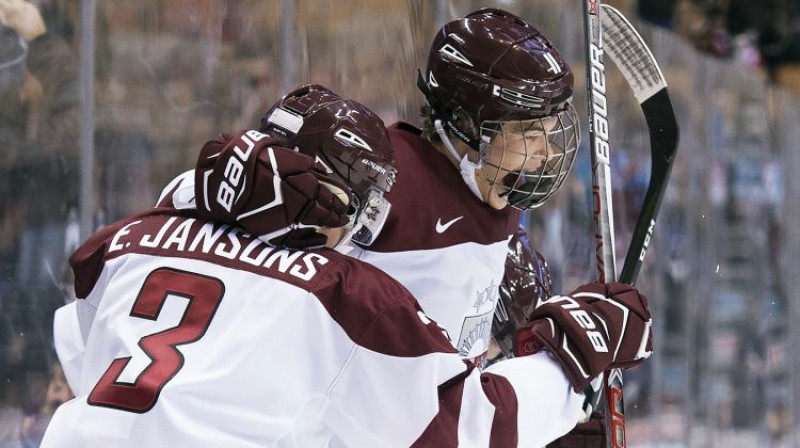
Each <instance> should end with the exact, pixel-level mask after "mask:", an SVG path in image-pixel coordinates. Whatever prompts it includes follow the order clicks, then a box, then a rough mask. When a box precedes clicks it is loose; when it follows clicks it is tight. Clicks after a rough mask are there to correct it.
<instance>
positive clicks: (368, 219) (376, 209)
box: [348, 188, 392, 246]
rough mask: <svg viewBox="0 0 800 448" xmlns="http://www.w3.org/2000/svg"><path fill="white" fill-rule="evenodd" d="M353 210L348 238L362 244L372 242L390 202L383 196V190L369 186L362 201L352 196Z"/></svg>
mask: <svg viewBox="0 0 800 448" xmlns="http://www.w3.org/2000/svg"><path fill="white" fill-rule="evenodd" d="M353 206H354V210H355V212H354V213H353V214H352V215H351V217H350V224H348V227H351V230H350V231H349V232H348V233H349V235H350V239H351V240H352V241H354V242H356V243H358V244H360V245H362V246H369V245H370V244H372V243H373V242H374V241H375V240H376V239H377V238H378V235H379V234H380V233H381V229H383V225H384V224H385V223H386V218H387V217H388V216H389V210H391V208H392V204H391V203H389V201H387V200H386V198H384V197H383V191H380V190H379V189H377V188H371V189H370V190H369V191H368V192H367V196H366V198H364V201H363V203H362V202H361V201H360V200H359V198H355V197H354V198H353Z"/></svg>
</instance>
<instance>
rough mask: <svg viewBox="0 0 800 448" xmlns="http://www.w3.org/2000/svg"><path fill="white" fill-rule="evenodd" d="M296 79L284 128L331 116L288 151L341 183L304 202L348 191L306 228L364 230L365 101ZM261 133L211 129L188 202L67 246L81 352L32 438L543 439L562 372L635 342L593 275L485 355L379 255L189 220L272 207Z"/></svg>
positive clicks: (379, 185) (368, 203) (611, 361)
mask: <svg viewBox="0 0 800 448" xmlns="http://www.w3.org/2000/svg"><path fill="white" fill-rule="evenodd" d="M298 96H299V98H298V101H295V102H291V104H293V105H294V108H287V109H288V110H289V112H291V113H293V114H294V115H295V116H296V117H299V118H300V120H295V122H296V123H298V124H300V125H299V126H298V128H297V129H296V131H295V132H299V134H303V130H304V128H305V127H306V126H309V128H310V130H311V129H313V128H314V126H311V125H312V124H316V125H317V126H316V129H319V128H320V127H319V125H320V124H321V123H324V122H325V120H324V119H325V118H327V119H328V123H329V124H328V126H327V129H328V132H325V133H320V134H317V136H316V142H315V139H307V140H305V142H304V145H303V146H301V148H302V149H301V151H302V152H304V153H306V154H309V155H311V156H313V157H317V156H319V157H320V160H321V161H322V162H323V163H325V165H327V166H328V168H331V171H332V172H333V173H336V172H337V171H336V170H338V169H340V168H343V167H344V166H345V164H346V165H347V166H349V168H348V169H347V170H346V173H347V175H344V176H340V175H339V174H335V175H334V176H330V177H331V178H334V177H337V176H340V178H339V180H340V181H343V182H344V183H345V184H347V185H348V186H350V187H351V188H352V191H348V190H347V189H346V188H336V183H335V182H328V181H333V179H330V178H329V179H327V180H323V181H319V179H322V178H321V177H314V179H308V178H307V179H306V181H307V182H308V183H306V182H304V181H300V179H295V180H296V181H297V182H295V183H294V185H295V186H299V187H300V188H299V189H298V190H302V191H305V192H307V193H308V192H311V194H310V195H309V196H311V199H312V201H311V202H316V201H317V199H318V194H319V193H314V192H313V191H311V190H317V191H321V190H319V188H326V189H328V188H327V187H326V185H330V186H331V188H330V189H328V192H331V191H332V192H334V193H335V194H333V195H328V196H326V199H324V200H323V202H332V201H334V197H337V198H338V197H343V196H342V194H344V195H346V201H345V202H348V203H349V205H353V207H352V208H351V212H352V213H351V219H350V221H349V224H348V225H344V226H340V227H335V228H330V227H328V228H325V229H322V232H323V234H324V235H325V236H326V237H327V240H326V244H327V245H328V246H335V247H336V248H338V249H342V247H341V245H342V244H346V242H347V240H348V239H349V238H350V237H352V236H353V235H358V234H359V233H360V232H359V231H360V230H362V229H361V228H360V227H363V226H364V225H365V223H366V224H369V225H370V226H372V227H371V229H370V231H369V232H368V234H367V236H373V237H374V236H375V235H376V234H378V235H379V232H378V231H379V227H378V226H374V225H373V224H374V222H373V221H374V217H375V215H374V214H373V216H368V217H363V216H362V213H364V212H365V211H367V210H369V208H370V207H373V208H374V207H375V205H376V204H377V203H379V202H381V200H382V196H383V195H382V193H384V192H385V191H386V190H387V189H389V188H390V187H391V184H392V178H393V176H392V173H393V166H392V156H391V149H390V146H389V144H388V141H387V140H386V136H385V134H382V133H381V132H380V131H379V129H380V127H378V126H375V123H380V121H379V119H377V117H375V116H374V115H372V114H371V113H369V111H367V110H366V109H365V108H363V107H362V106H360V105H358V104H357V103H354V102H349V101H345V100H341V99H339V98H338V97H336V96H335V95H333V94H332V93H330V92H329V91H326V90H316V91H315V90H309V91H306V92H301V93H300V94H299V95H298ZM284 104H286V101H284ZM365 121H366V123H367V124H366V125H365V124H364V123H365ZM342 130H344V131H345V132H340V131H342ZM364 130H372V131H371V133H370V134H369V135H367V134H365V133H364ZM376 130H378V131H376ZM274 143H275V140H272V137H269V136H266V135H264V134H261V133H259V132H256V131H245V132H240V133H238V134H236V135H234V136H227V137H224V138H222V139H218V140H215V141H211V142H209V143H208V144H207V145H206V146H205V147H204V148H203V151H202V153H201V155H200V157H199V160H198V169H197V171H196V175H197V180H198V181H196V190H195V191H196V194H197V201H198V204H202V206H201V207H198V208H195V209H193V208H183V209H179V208H176V207H160V208H156V209H153V210H151V211H149V212H146V213H143V214H140V215H136V216H133V217H130V218H127V219H124V220H122V221H120V222H117V223H115V224H112V225H111V226H109V227H107V228H104V229H102V230H101V231H99V232H98V233H96V234H95V235H93V236H92V237H91V238H90V239H89V240H88V241H87V242H86V243H84V244H83V245H82V246H81V247H80V248H79V249H78V251H76V253H75V254H74V255H73V256H72V257H71V259H70V264H71V266H72V268H73V270H74V272H75V278H76V282H75V289H76V295H77V297H78V303H79V305H80V306H79V307H78V308H77V310H78V315H79V323H80V325H79V326H80V333H81V335H82V338H83V340H84V342H85V354H84V362H83V367H82V369H81V370H80V375H79V378H78V381H77V387H76V389H77V390H76V391H75V392H76V398H75V399H73V400H71V401H70V402H68V403H66V404H64V405H63V406H61V407H60V408H59V409H58V411H57V412H56V415H55V416H54V417H53V420H52V422H51V425H50V427H49V428H48V431H47V434H46V435H45V439H44V441H43V444H42V446H43V447H46V448H49V447H76V446H80V447H86V448H92V447H104V448H105V447H112V446H113V447H170V448H171V447H176V446H186V447H200V448H202V447H220V446H224V447H230V448H237V447H255V446H279V447H315V446H331V445H333V446H348V447H370V448H371V447H383V446H386V447H390V446H392V447H393V446H397V447H406V446H437V447H440V446H463V447H472V446H474V447H488V446H525V447H527V446H541V445H543V444H545V443H547V442H548V441H550V440H552V439H553V438H555V437H557V436H558V435H560V434H562V433H564V432H566V431H567V430H569V428H571V427H572V426H573V425H574V424H575V422H576V421H577V418H578V414H579V413H580V409H581V404H582V401H583V397H582V395H581V394H580V393H577V392H576V390H582V387H583V386H585V384H586V383H587V382H588V381H589V380H590V379H591V378H592V377H595V376H596V375H598V374H599V373H600V372H602V371H603V370H605V369H606V368H608V367H609V366H628V365H632V364H636V363H638V362H640V361H641V359H642V358H643V357H644V356H646V353H647V348H648V347H649V344H650V335H649V331H648V328H649V327H648V325H647V322H648V321H649V313H648V311H647V304H646V299H644V297H642V296H640V295H639V294H638V293H637V292H636V291H635V290H633V289H632V288H629V287H624V286H621V285H590V286H587V287H584V288H582V289H581V290H579V291H576V293H575V294H573V296H571V297H557V298H551V299H550V300H548V301H546V302H544V303H542V304H541V305H540V306H539V307H538V308H537V311H536V313H534V315H533V316H532V321H531V323H530V324H529V325H528V326H527V328H526V330H525V331H524V332H522V333H521V334H520V338H521V340H523V341H524V346H525V347H527V348H528V349H530V350H531V352H533V351H536V353H534V354H531V355H525V356H520V357H517V358H515V359H512V360H508V361H502V362H498V363H497V364H495V365H493V366H491V367H490V368H489V369H488V370H487V371H485V372H483V373H481V372H479V371H478V370H477V369H475V366H474V364H472V363H470V362H466V361H464V360H462V359H461V357H460V356H459V355H458V353H457V352H456V350H455V349H454V348H453V347H452V345H451V343H450V341H449V339H448V338H447V336H446V335H445V334H444V332H443V330H442V329H441V328H440V327H439V326H438V325H436V323H435V322H433V321H432V320H431V319H430V318H429V317H428V316H427V315H426V314H425V313H424V312H423V310H422V309H421V308H420V307H419V305H418V304H417V302H416V301H415V300H414V299H413V297H412V296H411V295H410V294H409V292H408V291H407V290H406V289H405V288H403V287H402V286H401V285H400V284H399V283H397V282H396V281H394V280H393V279H391V278H390V277H388V276H387V275H386V274H385V273H383V272H381V271H380V270H378V269H376V268H374V267H372V266H370V265H369V264H367V263H364V262H361V261H359V260H356V259H354V258H351V257H348V256H345V255H343V254H341V253H340V252H338V251H336V250H331V249H327V248H321V249H312V250H307V251H287V250H280V249H275V248H272V247H270V246H268V245H267V244H266V243H265V242H264V240H262V239H260V238H258V237H256V236H253V235H254V234H257V233H258V232H255V231H253V230H250V229H248V228H242V227H236V226H229V225H227V224H220V223H215V222H213V221H209V220H207V219H205V218H204V217H205V216H207V215H208V214H209V213H213V212H212V207H211V204H216V205H219V206H221V207H222V208H223V209H225V210H235V212H236V213H237V214H238V216H240V217H242V218H248V217H256V216H257V215H260V214H264V216H268V215H269V216H273V218H274V216H275V215H274V214H272V213H271V212H272V211H274V210H284V204H283V201H282V200H281V197H283V196H282V194H278V195H275V194H274V193H273V191H274V190H271V189H268V188H267V189H265V188H261V187H263V186H264V185H265V183H266V184H272V185H273V186H274V184H275V183H281V179H278V178H277V177H275V176H274V173H276V172H278V171H279V170H278V168H279V167H280V165H281V163H282V161H284V160H289V159H288V157H294V158H295V160H294V161H293V162H291V161H290V163H302V161H300V162H298V160H299V158H301V157H300V156H302V154H297V153H294V152H292V151H287V154H295V156H288V155H282V156H276V154H277V151H278V150H279V149H280V148H278V147H277V146H276V145H275V144H274ZM282 150H283V151H286V149H285V148H284V149H282ZM209 160H211V161H213V163H211V164H210V165H209V163H208V161H209ZM308 161H311V163H312V164H313V161H314V159H313V158H309V159H308ZM333 167H336V168H333ZM307 171H308V172H310V171H309V170H307ZM215 173H224V175H223V176H217V175H216V174H215ZM269 173H272V174H273V175H270V174H269ZM301 184H305V185H303V186H301ZM309 185H316V187H314V188H311V189H309V188H307V187H308V186H309ZM339 185H340V186H342V184H339ZM231 189H232V190H233V191H230V190H231ZM281 191H283V190H282V189H281ZM348 193H349V194H348ZM367 198H370V199H371V200H366V199H367ZM356 204H358V205H356ZM205 205H208V207H206V206H205ZM216 205H214V207H216ZM340 205H344V204H340ZM328 207H329V208H334V209H338V208H337V207H339V206H333V205H330V204H329V205H328ZM312 208H313V206H312ZM373 212H374V210H373ZM282 213H288V212H285V210H284V211H282ZM289 214H291V213H289ZM273 218H270V219H273ZM331 219H334V220H336V219H335V218H331ZM242 220H243V221H245V222H247V223H248V224H254V223H255V224H254V225H256V226H259V224H257V223H258V222H259V220H258V219H250V220H245V219H242ZM362 237H363V235H362ZM601 329H602V330H601ZM598 330H599V331H598ZM536 346H544V347H547V350H548V351H547V352H545V351H538V349H536ZM604 347H605V350H604V349H603V348H604ZM609 348H611V350H609Z"/></svg>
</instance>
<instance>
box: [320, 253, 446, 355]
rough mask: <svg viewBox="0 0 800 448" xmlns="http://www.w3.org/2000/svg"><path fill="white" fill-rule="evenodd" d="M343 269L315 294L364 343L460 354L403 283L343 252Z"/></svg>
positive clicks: (382, 348)
mask: <svg viewBox="0 0 800 448" xmlns="http://www.w3.org/2000/svg"><path fill="white" fill-rule="evenodd" d="M337 261H338V262H339V263H338V266H339V267H340V269H339V270H338V272H331V273H330V274H331V275H326V276H323V277H320V280H319V281H318V282H317V285H316V287H314V288H313V289H312V290H311V292H312V293H313V294H314V295H315V296H316V297H317V299H319V301H320V302H321V303H322V305H323V306H324V307H325V309H326V310H327V311H328V313H329V314H330V315H331V317H332V318H333V319H334V320H335V321H336V323H338V324H339V325H340V326H341V327H342V328H343V329H344V331H345V332H346V333H347V335H348V336H349V337H350V338H351V339H353V341H354V342H355V343H357V344H358V345H360V346H362V347H364V348H366V349H368V350H372V351H374V352H377V353H382V354H385V355H389V356H401V357H415V356H423V355H427V354H430V353H455V348H453V344H452V343H451V342H450V340H449V339H448V337H447V336H445V334H444V330H442V329H441V328H440V327H439V326H438V325H437V324H436V322H434V321H432V320H431V319H429V318H428V317H427V316H426V315H425V314H424V313H423V312H422V310H421V308H420V306H419V304H418V303H417V301H416V300H415V299H414V298H413V297H412V296H411V293H410V292H408V290H406V289H405V288H404V287H403V286H402V285H400V284H399V283H398V282H397V281H395V280H394V279H392V278H391V277H389V276H388V275H387V274H386V273H384V272H383V271H381V270H379V269H378V268H376V267H374V266H372V265H370V264H367V263H364V262H362V261H359V260H355V259H353V258H349V257H345V256H343V257H342V258H341V259H340V260H337Z"/></svg>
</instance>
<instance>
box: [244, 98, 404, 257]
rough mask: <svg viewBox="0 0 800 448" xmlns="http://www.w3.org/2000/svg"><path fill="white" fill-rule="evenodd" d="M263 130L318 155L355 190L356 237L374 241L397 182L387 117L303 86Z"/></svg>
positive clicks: (266, 118) (264, 120)
mask: <svg viewBox="0 0 800 448" xmlns="http://www.w3.org/2000/svg"><path fill="white" fill-rule="evenodd" d="M259 130H260V131H261V132H264V133H267V134H270V135H272V136H276V137H278V136H280V137H283V138H285V139H286V140H287V146H289V147H295V148H297V150H298V151H300V152H301V153H304V154H308V155H309V156H311V157H315V158H316V159H317V161H318V162H319V163H320V164H322V165H323V166H324V168H325V169H326V170H327V171H329V172H330V173H332V174H335V175H336V176H338V177H339V178H340V179H341V180H342V182H344V183H346V184H347V185H348V186H349V187H350V188H351V189H352V191H353V195H354V197H353V198H352V202H351V204H352V206H353V219H354V224H355V226H356V229H355V233H354V234H353V241H355V242H357V243H361V244H364V245H369V244H371V243H372V241H373V240H374V239H375V237H376V236H377V234H378V232H379V231H380V229H381V228H382V227H383V223H384V222H385V220H386V216H387V214H388V211H389V208H390V204H389V203H388V202H387V201H386V200H385V199H384V198H383V195H384V193H386V192H388V191H389V189H390V188H391V187H392V185H393V184H394V180H395V175H396V172H397V170H396V169H395V161H394V151H393V150H392V145H391V143H390V142H389V134H388V132H387V131H386V127H385V125H384V123H383V121H382V120H381V119H380V117H378V116H377V115H376V114H375V113H373V112H372V111H370V110H369V109H367V108H366V107H365V106H364V105H362V104H361V103H358V102H356V101H353V100H349V99H344V98H342V97H340V96H339V95H337V94H336V93H334V92H332V91H331V90H330V89H328V88H326V87H324V86H321V85H319V84H307V85H304V86H301V87H299V88H297V89H295V90H293V91H291V92H289V93H288V94H286V95H285V96H284V97H283V98H281V99H280V101H278V102H277V103H276V104H274V105H273V106H272V108H271V109H270V110H268V111H267V112H266V113H265V114H264V116H263V117H262V119H261V125H260V127H259Z"/></svg>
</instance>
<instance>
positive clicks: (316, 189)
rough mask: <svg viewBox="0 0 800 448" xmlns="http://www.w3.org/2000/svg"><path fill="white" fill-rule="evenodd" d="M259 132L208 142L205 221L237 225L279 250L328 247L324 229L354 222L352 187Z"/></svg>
mask: <svg viewBox="0 0 800 448" xmlns="http://www.w3.org/2000/svg"><path fill="white" fill-rule="evenodd" d="M279 144H280V141H279V140H276V139H274V138H272V137H269V136H267V135H265V134H262V133H260V132H258V131H252V130H251V131H242V132H239V133H237V134H235V135H226V134H222V135H220V136H219V137H218V138H217V139H215V140H211V141H209V142H207V143H206V144H205V145H204V146H203V149H202V150H201V151H200V156H199V158H198V160H197V166H196V167H195V195H196V198H195V202H196V204H197V212H198V214H199V215H200V216H201V217H202V218H205V219H209V220H212V221H215V222H222V223H226V224H235V225H239V226H241V227H242V228H244V229H245V230H246V231H248V232H249V233H251V234H253V235H256V236H257V237H259V238H260V239H262V240H264V241H266V242H268V243H270V244H272V245H273V246H276V247H288V248H298V249H299V248H310V247H320V246H323V245H325V241H326V237H325V236H324V235H322V234H320V233H317V231H316V230H317V229H318V228H320V227H341V226H344V225H346V224H347V223H348V222H349V217H348V213H347V212H348V207H347V205H346V204H345V203H344V202H342V200H340V199H339V198H338V197H337V195H336V194H334V193H333V191H336V192H338V193H339V197H344V198H345V199H346V198H347V196H349V194H350V190H349V188H347V186H345V185H344V184H342V183H341V182H340V181H338V180H336V179H334V178H333V177H331V176H330V175H328V174H327V173H326V172H325V171H324V169H323V168H322V167H321V166H320V165H318V164H317V163H316V162H315V161H314V159H312V158H311V157H309V156H307V155H305V154H301V153H299V152H296V151H293V150H291V149H287V148H283V147H280V146H279Z"/></svg>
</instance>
